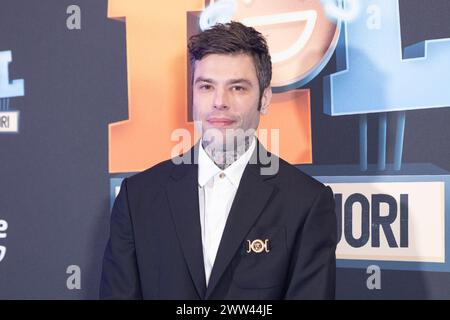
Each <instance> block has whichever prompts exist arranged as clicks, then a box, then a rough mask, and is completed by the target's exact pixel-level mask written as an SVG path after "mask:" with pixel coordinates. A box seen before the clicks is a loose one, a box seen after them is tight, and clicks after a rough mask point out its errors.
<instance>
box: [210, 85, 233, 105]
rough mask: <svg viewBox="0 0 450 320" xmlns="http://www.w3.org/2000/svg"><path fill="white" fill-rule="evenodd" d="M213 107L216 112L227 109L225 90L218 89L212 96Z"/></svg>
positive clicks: (227, 102)
mask: <svg viewBox="0 0 450 320" xmlns="http://www.w3.org/2000/svg"><path fill="white" fill-rule="evenodd" d="M213 107H214V109H217V110H227V109H229V101H228V95H227V92H226V90H224V89H221V88H218V89H217V90H216V92H215V94H214V101H213Z"/></svg>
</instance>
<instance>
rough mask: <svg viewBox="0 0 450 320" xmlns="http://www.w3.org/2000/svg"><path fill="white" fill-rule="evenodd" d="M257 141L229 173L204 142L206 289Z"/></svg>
mask: <svg viewBox="0 0 450 320" xmlns="http://www.w3.org/2000/svg"><path fill="white" fill-rule="evenodd" d="M255 141H256V139H255V137H254V136H252V142H251V144H250V147H249V148H248V150H247V151H246V152H245V153H244V154H243V155H241V156H240V157H239V158H238V159H237V160H236V161H235V162H233V163H232V164H231V165H230V166H229V167H227V168H226V169H225V170H222V169H220V168H219V167H218V166H217V165H216V164H215V163H214V162H213V161H212V160H211V158H210V157H209V156H208V154H207V153H206V151H205V150H204V149H203V147H202V144H201V141H200V148H199V154H198V196H199V208H200V224H201V228H202V246H203V261H204V264H205V276H206V285H208V283H209V277H210V276H211V271H212V268H213V265H214V260H215V259H216V254H217V250H218V249H219V244H220V239H221V238H222V234H223V230H224V228H225V223H226V221H227V218H228V214H229V213H230V209H231V205H232V203H233V200H234V196H235V195H236V191H237V189H238V187H239V182H240V181H241V177H242V174H243V173H244V169H245V167H246V166H247V163H248V162H249V160H250V158H251V156H252V153H253V150H254V149H255V146H256V142H255Z"/></svg>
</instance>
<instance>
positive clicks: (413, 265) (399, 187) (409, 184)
mask: <svg viewBox="0 0 450 320" xmlns="http://www.w3.org/2000/svg"><path fill="white" fill-rule="evenodd" d="M345 5H346V2H344V7H345ZM358 5H359V7H360V9H361V10H360V13H359V14H358V15H356V16H355V17H354V19H352V20H351V21H345V22H344V23H343V25H342V33H341V37H340V40H339V44H338V46H337V49H336V61H337V69H338V70H337V72H336V73H334V74H331V75H329V76H327V77H325V78H324V112H325V113H326V114H328V115H330V116H340V115H358V116H359V119H360V121H359V125H360V128H359V131H360V137H359V152H360V154H359V157H360V163H359V165H348V166H328V167H325V166H322V167H320V166H318V167H317V168H312V169H311V172H312V173H314V175H315V176H316V177H317V178H318V179H319V180H321V181H322V182H324V183H326V184H328V185H330V186H331V187H332V188H333V190H334V192H335V199H336V213H337V216H338V221H339V240H340V242H339V245H338V249H337V257H338V259H339V261H338V266H341V267H366V266H367V265H368V264H371V263H373V264H376V265H378V266H380V267H381V268H385V269H403V270H428V271H450V264H449V262H448V258H447V257H448V250H449V244H448V241H449V240H448V239H446V231H447V230H449V229H448V214H449V201H450V194H449V182H450V181H449V179H450V176H449V173H448V172H446V171H444V170H442V169H441V168H438V167H436V166H434V165H433V164H428V163H423V164H420V163H419V164H410V163H402V154H403V140H404V135H405V126H406V115H407V114H406V111H407V110H416V109H429V108H441V107H447V106H450V91H449V90H448V89H447V86H448V84H449V83H450V72H449V71H450V59H448V57H449V56H450V39H439V40H428V41H424V42H421V43H418V44H415V45H412V46H409V47H407V48H405V49H404V50H403V51H402V45H401V43H402V42H401V31H400V13H399V3H398V1H397V0H396V1H394V0H359V1H358ZM444 70H445V71H444ZM368 113H376V114H377V115H378V128H379V131H378V146H377V149H378V150H377V151H378V160H377V163H376V164H368V162H367V150H368V145H367V139H368V137H367V132H368V122H367V114H368ZM388 113H392V118H394V119H395V122H396V127H395V130H396V132H395V133H396V134H395V140H394V141H392V143H394V158H393V159H391V161H390V163H389V161H388V160H387V157H386V148H387V144H388V141H387V115H388ZM449 138H450V137H449ZM430 143H432V141H430ZM355 150H357V146H355Z"/></svg>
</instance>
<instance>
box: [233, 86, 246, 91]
mask: <svg viewBox="0 0 450 320" xmlns="http://www.w3.org/2000/svg"><path fill="white" fill-rule="evenodd" d="M231 89H232V90H233V91H238V92H241V91H246V90H247V88H245V87H243V86H233V87H231Z"/></svg>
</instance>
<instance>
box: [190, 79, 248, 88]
mask: <svg viewBox="0 0 450 320" xmlns="http://www.w3.org/2000/svg"><path fill="white" fill-rule="evenodd" d="M199 82H206V83H212V84H214V83H216V81H214V80H213V79H210V78H203V77H198V78H197V79H195V82H194V84H197V83H199ZM239 83H243V84H246V85H248V86H250V87H252V86H253V85H252V83H251V81H250V80H247V79H244V78H240V79H231V80H228V81H227V84H239Z"/></svg>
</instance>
